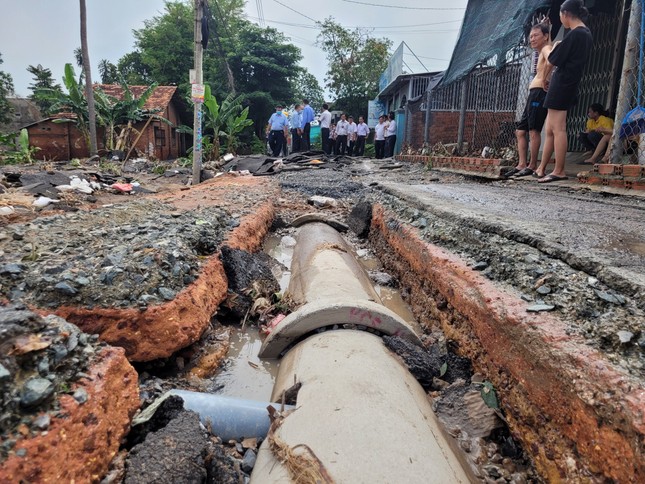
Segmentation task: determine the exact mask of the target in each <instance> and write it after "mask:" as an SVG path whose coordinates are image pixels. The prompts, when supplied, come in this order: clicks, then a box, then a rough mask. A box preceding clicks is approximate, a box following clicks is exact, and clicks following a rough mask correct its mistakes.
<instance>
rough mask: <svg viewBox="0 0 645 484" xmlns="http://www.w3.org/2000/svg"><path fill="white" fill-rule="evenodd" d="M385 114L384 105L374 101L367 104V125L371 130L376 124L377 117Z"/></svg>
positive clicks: (376, 100)
mask: <svg viewBox="0 0 645 484" xmlns="http://www.w3.org/2000/svg"><path fill="white" fill-rule="evenodd" d="M384 114H385V104H384V103H382V102H381V101H379V100H378V99H375V100H374V101H368V103H367V125H368V126H369V127H370V128H373V127H374V126H376V125H377V124H378V118H379V116H382V115H384Z"/></svg>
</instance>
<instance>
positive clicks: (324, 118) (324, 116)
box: [320, 109, 331, 129]
mask: <svg viewBox="0 0 645 484" xmlns="http://www.w3.org/2000/svg"><path fill="white" fill-rule="evenodd" d="M330 126H331V113H330V112H329V111H327V110H326V109H325V110H324V111H323V112H322V113H320V128H321V129H322V128H327V129H329V127H330Z"/></svg>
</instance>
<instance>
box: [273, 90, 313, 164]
mask: <svg viewBox="0 0 645 484" xmlns="http://www.w3.org/2000/svg"><path fill="white" fill-rule="evenodd" d="M283 108H284V107H283V106H282V105H281V104H278V105H277V106H276V107H275V113H273V114H272V115H271V118H270V119H269V123H268V125H267V130H266V134H267V138H268V140H269V148H270V149H271V153H272V154H273V156H276V157H277V156H280V153H282V150H283V148H284V147H285V146H286V143H287V138H288V137H289V133H291V139H292V147H291V150H292V151H294V152H297V151H307V150H309V149H310V147H311V123H312V121H313V120H314V119H315V117H316V115H315V113H314V109H313V108H312V107H311V106H310V105H309V100H308V99H303V100H302V104H296V106H295V108H294V110H293V113H291V116H288V117H287V116H286V115H285V114H284V113H283V111H282V110H283Z"/></svg>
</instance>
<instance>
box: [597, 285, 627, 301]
mask: <svg viewBox="0 0 645 484" xmlns="http://www.w3.org/2000/svg"><path fill="white" fill-rule="evenodd" d="M594 292H595V293H596V296H598V297H599V298H600V299H602V300H603V301H605V302H608V303H610V304H623V303H624V302H625V299H624V298H623V297H622V296H618V295H617V294H612V293H610V292H606V291H599V290H598V289H594Z"/></svg>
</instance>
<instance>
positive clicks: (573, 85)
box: [536, 0, 593, 183]
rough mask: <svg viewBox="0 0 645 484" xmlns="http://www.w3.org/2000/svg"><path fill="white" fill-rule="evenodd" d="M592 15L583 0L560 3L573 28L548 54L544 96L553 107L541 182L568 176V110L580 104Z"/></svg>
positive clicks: (563, 16) (565, 20) (548, 120)
mask: <svg viewBox="0 0 645 484" xmlns="http://www.w3.org/2000/svg"><path fill="white" fill-rule="evenodd" d="M588 15H589V12H588V11H587V9H586V8H585V6H584V5H583V3H582V0H566V1H565V2H564V3H563V4H562V7H560V20H561V21H562V26H563V27H564V28H565V29H570V31H569V32H568V33H567V34H565V36H564V39H563V40H562V42H560V43H559V44H558V45H556V46H554V48H553V50H552V51H551V54H549V57H548V61H549V66H550V67H551V68H553V69H554V71H553V76H552V78H551V82H550V84H549V86H548V91H547V95H546V99H545V100H544V106H545V107H546V108H547V109H548V110H549V111H548V115H547V118H546V139H545V141H544V149H543V150H542V162H541V163H540V166H539V167H538V169H537V171H536V173H537V174H538V176H541V178H540V179H539V180H538V182H540V183H548V182H552V181H558V180H565V179H566V178H567V176H566V175H565V173H564V160H565V157H566V154H567V144H568V140H567V111H568V110H569V108H571V107H572V106H574V105H575V104H576V101H577V99H576V98H577V94H578V85H579V84H580V79H581V78H582V71H583V70H584V67H585V64H586V63H587V59H588V58H589V55H590V54H591V48H592V46H593V39H592V37H591V32H590V31H589V29H588V28H587V26H586V25H585V24H584V20H586V18H587V16H588ZM547 78H548V76H547ZM554 149H555V168H554V169H553V171H552V172H551V173H550V174H549V175H546V173H545V171H546V167H547V165H548V164H549V161H551V155H552V154H553V151H554ZM545 175H546V176H545Z"/></svg>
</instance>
